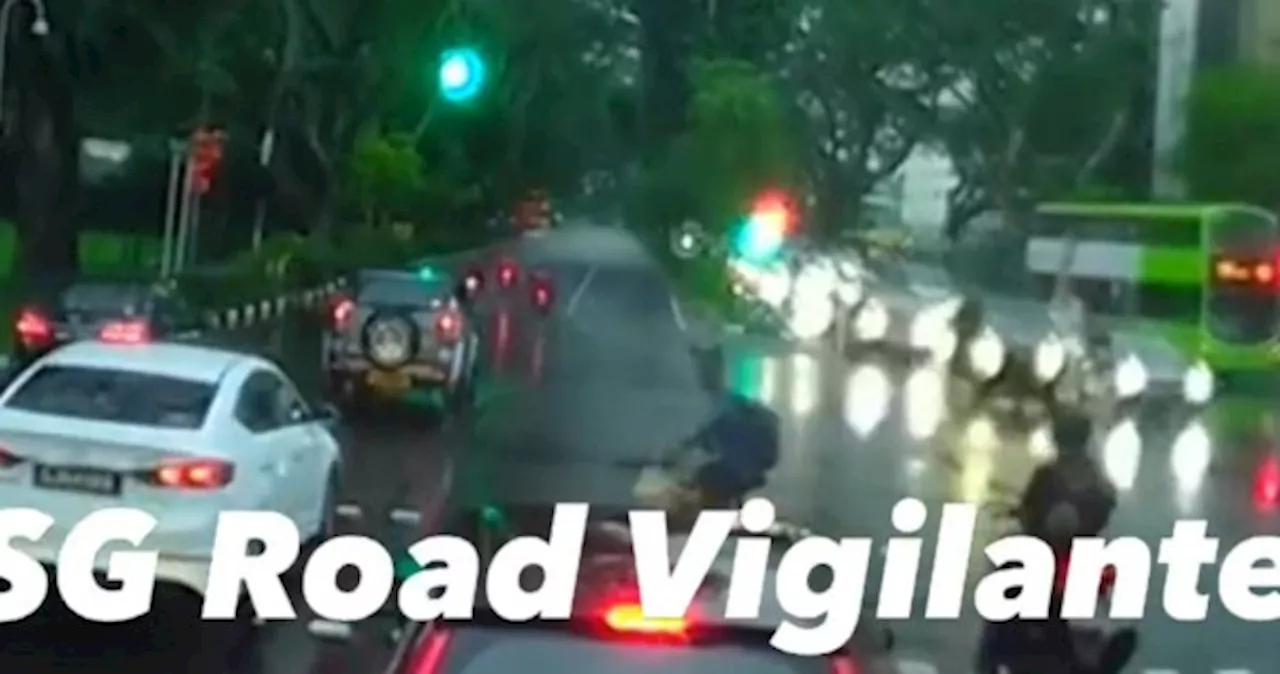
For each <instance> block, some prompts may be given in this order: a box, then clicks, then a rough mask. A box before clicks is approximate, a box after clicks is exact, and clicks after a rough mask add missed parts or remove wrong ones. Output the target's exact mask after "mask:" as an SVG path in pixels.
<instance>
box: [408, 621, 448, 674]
mask: <svg viewBox="0 0 1280 674" xmlns="http://www.w3.org/2000/svg"><path fill="white" fill-rule="evenodd" d="M427 629H430V628H429V627H428V628H427ZM449 641H450V635H449V633H448V632H444V631H441V630H436V631H433V632H428V633H427V636H426V638H425V639H424V640H423V642H422V646H421V648H420V649H419V650H418V656H417V659H416V660H415V661H414V663H413V667H411V668H410V669H409V671H410V672H411V674H434V673H435V672H437V671H439V670H440V669H441V665H443V664H444V656H445V654H446V653H447V652H448V649H449Z"/></svg>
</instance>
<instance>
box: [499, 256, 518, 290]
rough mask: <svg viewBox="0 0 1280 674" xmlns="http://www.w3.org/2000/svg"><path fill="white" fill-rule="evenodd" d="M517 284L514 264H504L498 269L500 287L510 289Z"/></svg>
mask: <svg viewBox="0 0 1280 674" xmlns="http://www.w3.org/2000/svg"><path fill="white" fill-rule="evenodd" d="M515 283H516V265H515V263H513V262H503V263H502V264H501V265H499V267H498V285H500V286H502V287H503V288H510V287H511V286H513V285H515Z"/></svg>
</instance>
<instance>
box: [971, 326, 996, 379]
mask: <svg viewBox="0 0 1280 674" xmlns="http://www.w3.org/2000/svg"><path fill="white" fill-rule="evenodd" d="M1004 356H1005V353H1004V343H1003V342H1001V341H1000V337H999V336H998V335H996V333H995V332H994V331H993V330H991V328H984V329H983V330H982V332H981V333H980V334H979V335H978V336H977V337H976V338H974V340H973V341H972V342H970V343H969V366H970V367H971V368H973V373H974V374H976V375H978V376H979V377H981V378H982V379H984V380H989V379H993V378H995V377H996V375H998V374H1000V370H1002V369H1004Z"/></svg>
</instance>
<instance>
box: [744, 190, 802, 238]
mask: <svg viewBox="0 0 1280 674" xmlns="http://www.w3.org/2000/svg"><path fill="white" fill-rule="evenodd" d="M751 220H752V222H753V224H755V225H756V226H757V227H765V228H767V229H770V230H773V231H775V232H780V233H788V232H790V231H791V230H792V228H794V226H795V212H794V211H793V210H792V208H791V200H790V199H789V198H787V195H786V194H784V193H783V192H779V191H768V192H764V193H763V194H760V195H759V196H757V197H756V199H755V201H754V202H753V203H752V205H751Z"/></svg>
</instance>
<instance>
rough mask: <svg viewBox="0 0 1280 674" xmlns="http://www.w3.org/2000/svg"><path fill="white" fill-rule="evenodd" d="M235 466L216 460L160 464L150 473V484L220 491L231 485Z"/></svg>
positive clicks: (171, 487)
mask: <svg viewBox="0 0 1280 674" xmlns="http://www.w3.org/2000/svg"><path fill="white" fill-rule="evenodd" d="M234 476H235V466H234V465H232V464H230V463H227V462H226V461H220V460H217V459H193V460H191V461H173V462H167V463H164V464H161V465H160V467H158V468H156V469H155V470H154V471H152V472H151V483H152V484H154V485H155V486H157V487H164V488H166V489H191V490H203V489H220V488H222V487H225V486H227V485H228V484H230V483H231V478H232V477H234Z"/></svg>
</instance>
